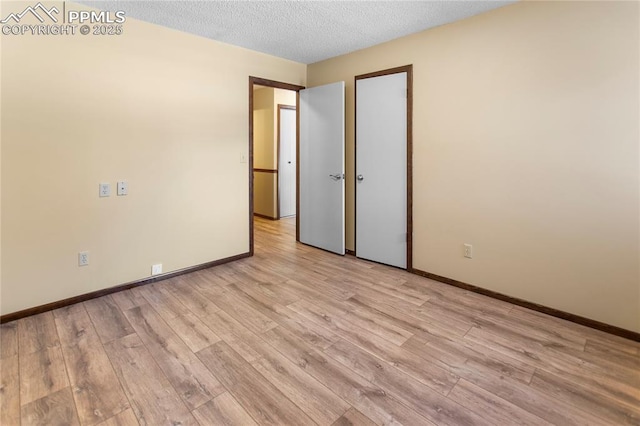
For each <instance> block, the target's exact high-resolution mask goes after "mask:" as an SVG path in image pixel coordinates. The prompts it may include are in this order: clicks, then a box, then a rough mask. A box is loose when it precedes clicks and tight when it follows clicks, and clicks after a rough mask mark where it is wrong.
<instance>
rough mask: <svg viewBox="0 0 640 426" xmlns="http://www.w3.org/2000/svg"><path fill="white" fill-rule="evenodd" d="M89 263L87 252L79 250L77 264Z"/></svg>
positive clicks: (84, 264) (85, 264)
mask: <svg viewBox="0 0 640 426" xmlns="http://www.w3.org/2000/svg"><path fill="white" fill-rule="evenodd" d="M88 264H89V252H88V251H81V252H80V253H78V266H87V265H88Z"/></svg>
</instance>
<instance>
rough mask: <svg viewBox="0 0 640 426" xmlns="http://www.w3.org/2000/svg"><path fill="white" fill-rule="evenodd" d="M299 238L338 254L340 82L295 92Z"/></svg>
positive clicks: (341, 210)
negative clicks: (298, 150)
mask: <svg viewBox="0 0 640 426" xmlns="http://www.w3.org/2000/svg"><path fill="white" fill-rule="evenodd" d="M299 109H300V153H299V154H300V161H299V166H300V181H299V183H300V209H299V211H298V215H299V231H300V242H302V243H305V244H309V245H312V246H314V247H318V248H321V249H324V250H328V251H332V252H334V253H338V254H344V234H345V231H344V82H342V81H341V82H338V83H333V84H328V85H326V86H319V87H313V88H310V89H305V90H301V91H300V105H299Z"/></svg>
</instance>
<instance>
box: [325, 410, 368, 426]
mask: <svg viewBox="0 0 640 426" xmlns="http://www.w3.org/2000/svg"><path fill="white" fill-rule="evenodd" d="M374 425H375V423H374V422H373V421H371V419H369V418H368V417H367V416H365V415H364V414H362V413H361V412H360V411H358V410H356V409H355V408H353V407H351V408H350V409H349V411H347V412H346V413H344V414H343V415H342V416H341V417H340V418H339V419H338V420H336V421H335V423H333V425H331V426H374Z"/></svg>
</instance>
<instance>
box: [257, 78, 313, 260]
mask: <svg viewBox="0 0 640 426" xmlns="http://www.w3.org/2000/svg"><path fill="white" fill-rule="evenodd" d="M254 85H255V86H266V87H273V88H275V89H285V90H292V91H294V92H296V105H299V102H300V90H302V89H304V88H305V87H304V86H298V85H296V84H291V83H283V82H281V81H275V80H268V79H266V78H261V77H253V76H249V170H248V173H249V256H253V251H254V250H253V249H254V243H253V86H254ZM296 124H297V125H299V124H300V114H299V113H298V112H296ZM299 144H300V133H299V132H298V129H297V128H296V149H298V148H299ZM296 155H297V154H296ZM298 167H299V166H298V164H296V187H297V184H298V180H299V178H300V177H299V170H297V169H298ZM297 191H298V189H296V197H297V198H299V197H300V194H298V193H297ZM298 207H299V205H298V202H297V200H296V241H300V234H299V231H298V229H299V228H300V227H299V224H298Z"/></svg>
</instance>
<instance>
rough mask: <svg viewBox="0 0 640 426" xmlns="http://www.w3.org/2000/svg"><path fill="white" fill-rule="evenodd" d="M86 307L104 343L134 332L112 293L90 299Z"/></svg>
mask: <svg viewBox="0 0 640 426" xmlns="http://www.w3.org/2000/svg"><path fill="white" fill-rule="evenodd" d="M84 307H85V309H86V310H87V312H88V314H89V317H91V320H92V321H93V323H94V324H95V328H96V331H97V332H98V336H100V341H102V343H107V342H110V341H112V340H113V339H119V338H120V337H124V336H127V335H129V334H131V333H133V327H131V324H129V321H127V318H125V316H124V314H123V313H122V311H121V310H120V307H119V306H118V305H117V304H116V302H115V301H114V300H113V297H112V296H111V295H108V296H103V297H99V298H97V299H92V300H88V301H86V302H84Z"/></svg>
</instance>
